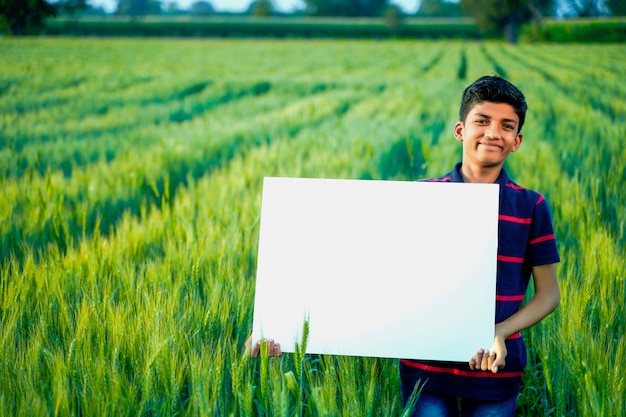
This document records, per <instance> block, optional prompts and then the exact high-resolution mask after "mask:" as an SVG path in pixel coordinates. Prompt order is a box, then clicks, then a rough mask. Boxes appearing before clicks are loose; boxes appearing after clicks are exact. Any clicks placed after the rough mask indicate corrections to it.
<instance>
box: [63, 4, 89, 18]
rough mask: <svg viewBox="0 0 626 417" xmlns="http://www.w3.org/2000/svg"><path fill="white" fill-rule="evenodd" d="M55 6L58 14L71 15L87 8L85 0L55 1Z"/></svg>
mask: <svg viewBox="0 0 626 417" xmlns="http://www.w3.org/2000/svg"><path fill="white" fill-rule="evenodd" d="M56 6H57V8H58V11H59V14H65V15H69V16H71V17H74V16H76V14H77V13H78V12H80V11H83V10H87V9H88V8H89V6H88V5H87V1H86V0H61V1H59V2H58V3H56Z"/></svg>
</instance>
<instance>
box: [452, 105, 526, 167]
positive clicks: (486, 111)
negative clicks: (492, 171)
mask: <svg viewBox="0 0 626 417" xmlns="http://www.w3.org/2000/svg"><path fill="white" fill-rule="evenodd" d="M518 126H519V117H518V116H517V114H516V113H515V110H514V109H513V106H511V105H510V104H507V103H493V102H490V101H484V102H482V103H479V104H477V105H475V106H474V107H473V108H472V109H471V111H470V112H469V113H468V114H467V117H466V118H465V120H464V121H459V122H457V124H456V125H455V126H454V136H455V137H456V138H457V140H458V141H460V142H463V163H464V165H466V164H467V165H471V166H472V167H474V168H495V167H498V168H500V167H502V165H503V164H504V160H505V159H506V158H507V156H508V155H509V153H511V152H515V151H516V150H517V149H518V148H519V146H520V145H521V143H522V133H521V132H518Z"/></svg>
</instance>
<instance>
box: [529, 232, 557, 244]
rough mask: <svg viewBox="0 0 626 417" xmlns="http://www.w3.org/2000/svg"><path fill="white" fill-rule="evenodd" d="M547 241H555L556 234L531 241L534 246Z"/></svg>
mask: <svg viewBox="0 0 626 417" xmlns="http://www.w3.org/2000/svg"><path fill="white" fill-rule="evenodd" d="M546 240H554V234H551V235H545V236H540V237H538V238H536V239H533V240H531V241H530V244H531V245H534V244H535V243H539V242H545V241H546Z"/></svg>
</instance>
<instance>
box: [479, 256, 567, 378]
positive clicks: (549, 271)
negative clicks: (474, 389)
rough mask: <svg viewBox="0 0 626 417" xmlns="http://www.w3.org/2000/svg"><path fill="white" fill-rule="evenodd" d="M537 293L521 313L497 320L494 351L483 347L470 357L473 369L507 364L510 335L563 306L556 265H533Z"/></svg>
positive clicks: (492, 367)
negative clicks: (560, 304) (506, 341)
mask: <svg viewBox="0 0 626 417" xmlns="http://www.w3.org/2000/svg"><path fill="white" fill-rule="evenodd" d="M533 282H534V284H535V294H534V295H533V296H532V298H531V299H530V300H529V301H528V303H526V304H525V305H524V306H523V307H522V308H521V309H520V310H519V311H518V312H517V313H515V314H513V315H512V316H511V317H509V318H508V319H506V320H504V321H502V322H500V323H497V324H496V329H495V341H494V347H493V351H492V352H489V351H488V350H484V349H481V350H479V351H478V353H477V354H476V355H474V356H473V357H472V359H470V363H469V365H470V368H472V369H476V370H478V369H481V370H483V371H486V370H491V371H492V372H497V371H498V369H501V368H503V367H504V365H505V358H506V355H507V351H506V346H505V344H504V341H505V340H506V338H507V337H509V336H511V335H513V334H515V333H517V332H519V331H520V330H523V329H526V328H528V327H530V326H532V325H533V324H536V323H538V322H539V321H541V320H542V319H543V318H544V317H546V316H547V315H548V314H550V313H551V312H553V311H554V310H555V309H556V307H557V306H558V305H559V302H560V299H561V293H560V291H559V283H558V281H557V276H556V264H549V265H539V266H535V267H533Z"/></svg>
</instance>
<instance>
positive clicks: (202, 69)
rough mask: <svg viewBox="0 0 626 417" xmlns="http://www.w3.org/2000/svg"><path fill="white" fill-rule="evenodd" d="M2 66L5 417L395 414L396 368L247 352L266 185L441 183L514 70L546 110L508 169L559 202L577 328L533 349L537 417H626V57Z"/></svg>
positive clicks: (333, 54)
mask: <svg viewBox="0 0 626 417" xmlns="http://www.w3.org/2000/svg"><path fill="white" fill-rule="evenodd" d="M0 55H1V56H2V59H0V109H1V111H0V190H1V192H0V242H1V244H0V267H1V269H0V340H1V341H2V343H0V380H1V381H2V384H1V385H0V415H12V416H15V415H29V416H30V415H79V414H83V415H174V414H181V415H245V416H248V415H332V416H341V415H345V416H360V415H363V416H367V415H371V416H381V415H382V416H384V415H389V416H393V415H401V414H402V411H403V410H402V406H401V400H400V393H399V380H398V375H397V361H395V360H390V359H374V358H350V357H324V356H309V355H301V356H296V355H292V354H286V355H284V356H283V357H282V358H281V359H267V358H261V359H260V360H251V359H250V358H248V357H247V356H246V355H245V354H244V350H243V344H244V341H245V340H246V338H247V337H248V334H249V332H250V331H251V322H252V311H253V299H254V277H255V268H256V250H257V246H256V245H257V239H258V225H259V214H260V197H261V191H262V190H261V185H262V178H263V177H264V176H296V177H320V178H361V179H399V180H412V179H414V178H418V177H423V176H435V175H440V174H443V173H444V172H447V171H448V170H449V169H450V168H451V167H452V165H453V164H454V163H455V162H456V161H457V160H458V159H459V158H460V148H459V146H458V143H457V142H456V141H455V140H453V137H452V135H451V132H452V126H453V125H454V122H455V121H456V118H457V117H458V116H457V111H458V104H457V103H458V101H459V99H460V93H461V91H462V89H463V88H464V87H465V86H466V85H467V84H469V82H471V81H472V80H473V79H475V78H478V77H479V76H481V75H483V74H490V73H503V72H505V73H506V74H503V75H506V76H507V77H508V78H509V79H511V80H512V81H513V82H515V83H516V84H518V85H519V86H520V87H521V88H522V89H523V90H524V91H525V93H526V95H527V98H528V101H529V105H530V112H529V116H528V120H527V124H526V125H525V127H524V143H523V145H522V147H521V149H520V151H519V152H516V153H515V154H514V156H512V157H511V158H510V160H509V161H508V163H507V165H508V166H507V169H508V170H509V171H510V173H511V175H512V177H513V178H514V179H515V180H516V181H517V182H519V183H521V184H522V185H524V186H526V187H529V188H533V189H537V190H539V191H541V192H542V193H544V195H545V196H546V198H547V199H548V201H549V203H550V205H551V207H552V210H553V216H554V224H555V229H556V232H557V237H558V243H559V249H560V252H561V255H562V258H563V262H562V263H561V264H560V265H559V268H558V273H559V277H560V285H561V291H562V302H561V306H560V307H559V309H558V310H557V311H556V312H555V313H554V314H552V315H551V316H549V317H548V318H547V319H546V320H544V321H543V322H542V323H541V324H540V325H538V326H536V327H534V328H532V329H529V330H528V331H525V332H524V335H525V337H526V340H527V342H528V347H529V357H530V362H529V366H528V368H527V370H526V375H525V378H524V384H523V389H522V392H521V395H520V399H519V401H518V408H519V412H520V414H521V415H525V416H551V415H553V416H596V415H619V414H620V413H621V411H622V410H624V409H625V408H626V404H625V403H624V396H623V393H624V391H625V388H626V387H625V384H626V382H625V380H624V377H623V376H622V375H621V372H620V369H621V364H622V363H624V362H625V360H626V358H625V357H624V355H625V352H624V346H626V343H625V341H624V334H626V332H625V331H624V330H625V329H624V326H625V320H624V318H625V317H626V307H625V306H626V303H625V300H624V294H626V291H625V290H626V276H625V275H624V271H625V270H626V268H625V267H626V265H625V261H624V256H623V248H624V246H625V243H626V242H625V238H624V219H625V218H626V216H625V213H624V210H625V209H624V207H626V201H624V199H625V196H626V190H625V189H624V182H623V178H624V177H625V176H626V175H625V174H626V151H625V150H624V147H623V146H620V144H621V142H622V139H623V138H624V133H625V132H626V124H625V122H624V120H626V114H625V111H626V107H624V104H623V100H622V98H623V93H624V84H623V82H622V76H621V74H623V72H624V68H623V62H626V60H625V59H624V58H625V57H626V48H624V47H623V46H622V45H619V44H618V45H604V46H599V45H592V46H590V45H567V46H563V45H561V46H554V45H547V44H546V45H540V44H538V45H532V46H531V45H522V46H518V47H513V46H510V45H506V44H501V43H488V42H487V43H480V44H479V43H472V42H461V41H431V42H409V41H384V42H376V41H330V40H325V41H298V40H282V41H280V40H274V41H269V40H255V41H246V40H236V41H235V40H199V39H196V40H175V39H168V40H164V39H163V40H151V39H132V40H130V39H115V40H111V39H45V38H38V39H19V40H18V39H4V40H0ZM580 57H584V59H581V58H580ZM607 57H612V58H611V59H607Z"/></svg>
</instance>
